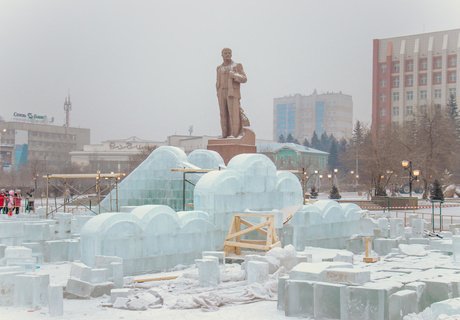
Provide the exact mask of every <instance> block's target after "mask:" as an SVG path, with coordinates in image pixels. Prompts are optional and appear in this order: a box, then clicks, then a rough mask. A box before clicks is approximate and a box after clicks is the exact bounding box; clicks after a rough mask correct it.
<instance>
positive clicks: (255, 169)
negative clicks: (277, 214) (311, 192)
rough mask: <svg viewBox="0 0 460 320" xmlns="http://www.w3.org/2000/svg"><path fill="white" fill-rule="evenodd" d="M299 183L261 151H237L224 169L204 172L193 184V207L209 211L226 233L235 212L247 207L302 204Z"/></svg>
mask: <svg viewBox="0 0 460 320" xmlns="http://www.w3.org/2000/svg"><path fill="white" fill-rule="evenodd" d="M302 202H303V198H302V187H301V185H300V182H299V179H298V178H297V177H296V176H295V175H294V174H292V173H290V172H287V171H284V172H277V171H276V167H275V165H274V164H273V162H272V161H271V160H270V159H269V158H268V157H267V156H265V155H263V154H240V155H238V156H236V157H234V158H233V159H231V160H230V162H229V163H228V166H227V168H226V169H225V170H221V171H212V172H209V173H207V174H205V175H204V176H203V177H202V178H201V179H200V180H199V181H198V183H197V184H196V187H195V195H194V205H195V209H196V210H200V211H205V212H208V213H209V214H210V217H211V221H212V222H213V223H214V224H215V225H216V227H217V229H219V230H221V232H222V234H224V233H226V232H227V230H228V227H229V224H230V221H231V218H232V217H233V214H234V213H237V212H243V211H245V210H246V209H249V210H254V211H272V210H273V209H282V208H284V207H289V206H294V205H301V204H302Z"/></svg>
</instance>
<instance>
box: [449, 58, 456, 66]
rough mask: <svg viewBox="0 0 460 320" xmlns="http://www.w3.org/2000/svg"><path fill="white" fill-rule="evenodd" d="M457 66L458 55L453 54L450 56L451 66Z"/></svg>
mask: <svg viewBox="0 0 460 320" xmlns="http://www.w3.org/2000/svg"><path fill="white" fill-rule="evenodd" d="M456 66H457V56H456V55H452V56H449V67H456Z"/></svg>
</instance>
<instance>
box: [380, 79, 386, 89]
mask: <svg viewBox="0 0 460 320" xmlns="http://www.w3.org/2000/svg"><path fill="white" fill-rule="evenodd" d="M386 84H387V82H386V81H385V80H380V88H385V86H386Z"/></svg>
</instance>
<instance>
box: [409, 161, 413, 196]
mask: <svg viewBox="0 0 460 320" xmlns="http://www.w3.org/2000/svg"><path fill="white" fill-rule="evenodd" d="M409 197H412V161H409Z"/></svg>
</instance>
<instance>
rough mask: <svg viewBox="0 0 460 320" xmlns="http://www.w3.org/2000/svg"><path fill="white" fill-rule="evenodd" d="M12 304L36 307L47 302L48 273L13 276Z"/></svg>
mask: <svg viewBox="0 0 460 320" xmlns="http://www.w3.org/2000/svg"><path fill="white" fill-rule="evenodd" d="M14 280H15V287H14V304H15V305H16V306H28V307H37V306H43V305H46V304H47V302H48V285H49V275H33V274H21V275H16V276H14Z"/></svg>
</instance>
